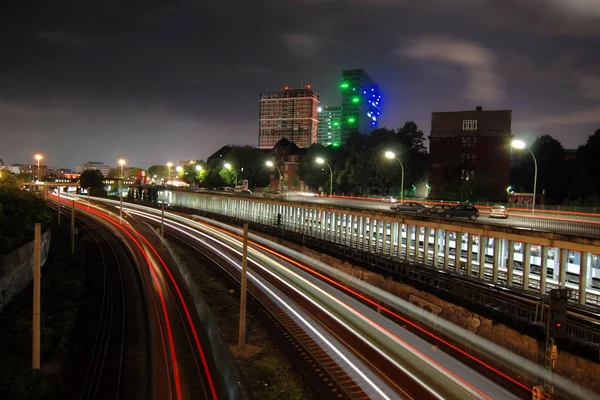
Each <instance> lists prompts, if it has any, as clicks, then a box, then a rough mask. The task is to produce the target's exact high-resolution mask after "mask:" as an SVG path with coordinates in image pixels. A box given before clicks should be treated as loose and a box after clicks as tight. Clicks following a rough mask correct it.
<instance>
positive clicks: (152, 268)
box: [53, 196, 243, 400]
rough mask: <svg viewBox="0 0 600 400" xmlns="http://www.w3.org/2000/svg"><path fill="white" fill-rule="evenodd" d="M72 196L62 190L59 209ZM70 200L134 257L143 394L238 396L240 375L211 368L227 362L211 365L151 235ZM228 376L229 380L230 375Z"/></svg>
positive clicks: (175, 281) (183, 297) (210, 357)
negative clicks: (144, 355)
mask: <svg viewBox="0 0 600 400" xmlns="http://www.w3.org/2000/svg"><path fill="white" fill-rule="evenodd" d="M54 199H55V198H54ZM54 199H53V200H54ZM73 199H76V198H74V197H68V198H67V196H65V197H62V196H61V200H62V207H61V209H62V211H63V213H65V214H67V215H70V212H71V210H70V209H71V207H72V206H73V203H72V201H73ZM74 205H75V210H76V214H77V215H78V216H85V217H86V219H88V220H91V221H93V223H95V224H100V225H102V226H103V227H104V228H105V229H108V230H109V231H110V232H112V233H113V234H114V235H115V236H116V237H117V238H118V239H119V241H121V242H122V243H123V244H124V245H125V246H126V247H127V248H128V250H129V253H130V254H131V257H132V259H133V260H134V263H133V264H134V265H135V267H136V269H135V271H128V272H129V273H135V274H137V276H138V285H139V286H140V287H141V291H142V292H143V293H144V295H143V298H144V299H145V300H146V301H145V304H144V307H145V316H146V321H145V324H146V325H147V327H148V330H147V332H148V333H147V335H148V336H147V339H148V351H149V355H148V358H149V367H148V371H147V375H146V376H145V377H144V383H145V384H147V385H149V386H150V387H149V390H148V397H145V398H153V399H176V400H181V399H198V398H203V399H217V398H236V396H238V397H239V396H240V395H241V394H242V393H243V391H242V390H241V389H240V390H239V391H238V390H236V388H237V387H238V386H239V385H238V381H239V379H236V378H238V377H237V375H236V374H235V373H233V374H217V375H215V374H214V371H222V370H223V368H227V365H221V366H219V367H218V366H217V365H216V364H217V360H216V359H215V358H214V354H213V353H214V352H213V348H212V347H211V346H212V345H213V344H212V343H211V342H210V341H209V340H208V339H207V338H206V336H205V335H203V332H201V331H200V330H201V329H202V323H201V321H198V317H197V315H195V313H194V311H195V307H194V305H193V304H192V305H191V306H190V305H188V302H189V300H188V299H189V298H188V297H187V296H186V291H185V288H183V287H181V285H180V283H179V281H178V279H177V278H176V276H177V274H176V273H175V272H174V271H172V268H171V267H170V266H169V263H168V260H167V261H166V260H165V257H164V255H161V253H160V252H159V251H158V250H157V249H156V247H155V245H154V244H153V243H152V240H149V239H148V238H147V237H146V235H145V234H144V233H141V232H140V230H139V228H137V229H136V228H135V227H134V226H133V225H132V224H130V223H129V222H128V221H126V220H123V221H122V220H120V218H119V217H118V215H115V214H114V213H112V212H107V211H105V210H102V209H100V208H98V207H89V206H88V205H87V204H82V202H81V201H79V199H76V201H75V203H74ZM138 300H139V299H138ZM138 317H139V316H138ZM134 318H135V316H131V315H129V316H128V318H127V319H126V320H125V321H126V322H125V323H126V324H129V323H130V322H131V321H130V319H134ZM142 339H143V336H142ZM128 350H129V349H124V350H123V352H124V353H125V354H128ZM119 375H120V374H119ZM232 377H233V382H232V381H230V379H231V378H232ZM121 378H122V377H121ZM228 379H229V380H228ZM120 381H122V379H119V380H115V381H113V382H112V384H114V385H117V382H120ZM99 382H100V381H99ZM127 383H128V382H124V384H127ZM96 385H97V384H96ZM115 393H116V394H117V396H115V397H113V396H111V398H119V394H120V397H121V398H126V397H125V396H123V393H121V392H119V391H118V390H117V391H116V392H115ZM143 394H144V392H143V391H141V390H140V391H139V392H138V393H137V395H135V396H134V397H136V398H141V397H143ZM127 398H131V396H128V397H127Z"/></svg>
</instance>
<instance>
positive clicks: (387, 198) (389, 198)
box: [381, 196, 398, 203]
mask: <svg viewBox="0 0 600 400" xmlns="http://www.w3.org/2000/svg"><path fill="white" fill-rule="evenodd" d="M381 202H382V203H397V202H398V199H397V198H395V197H394V196H385V197H382V198H381Z"/></svg>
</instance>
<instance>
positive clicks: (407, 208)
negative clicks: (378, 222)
mask: <svg viewBox="0 0 600 400" xmlns="http://www.w3.org/2000/svg"><path fill="white" fill-rule="evenodd" d="M423 208H425V206H424V205H423V204H421V203H417V202H414V201H405V202H404V203H400V204H394V205H393V206H391V207H390V210H393V211H397V212H414V213H416V212H418V211H419V210H421V209H423Z"/></svg>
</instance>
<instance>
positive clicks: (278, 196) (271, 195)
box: [263, 190, 286, 199]
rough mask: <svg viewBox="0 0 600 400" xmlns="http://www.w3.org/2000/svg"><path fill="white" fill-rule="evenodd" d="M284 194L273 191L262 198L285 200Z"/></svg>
mask: <svg viewBox="0 0 600 400" xmlns="http://www.w3.org/2000/svg"><path fill="white" fill-rule="evenodd" d="M285 196H286V194H285V193H284V192H281V191H279V190H273V191H271V192H265V194H263V197H264V198H266V199H285Z"/></svg>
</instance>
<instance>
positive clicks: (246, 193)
mask: <svg viewBox="0 0 600 400" xmlns="http://www.w3.org/2000/svg"><path fill="white" fill-rule="evenodd" d="M236 194H237V195H238V196H252V191H250V190H248V189H244V190H240V191H239V192H237V193H236Z"/></svg>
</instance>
